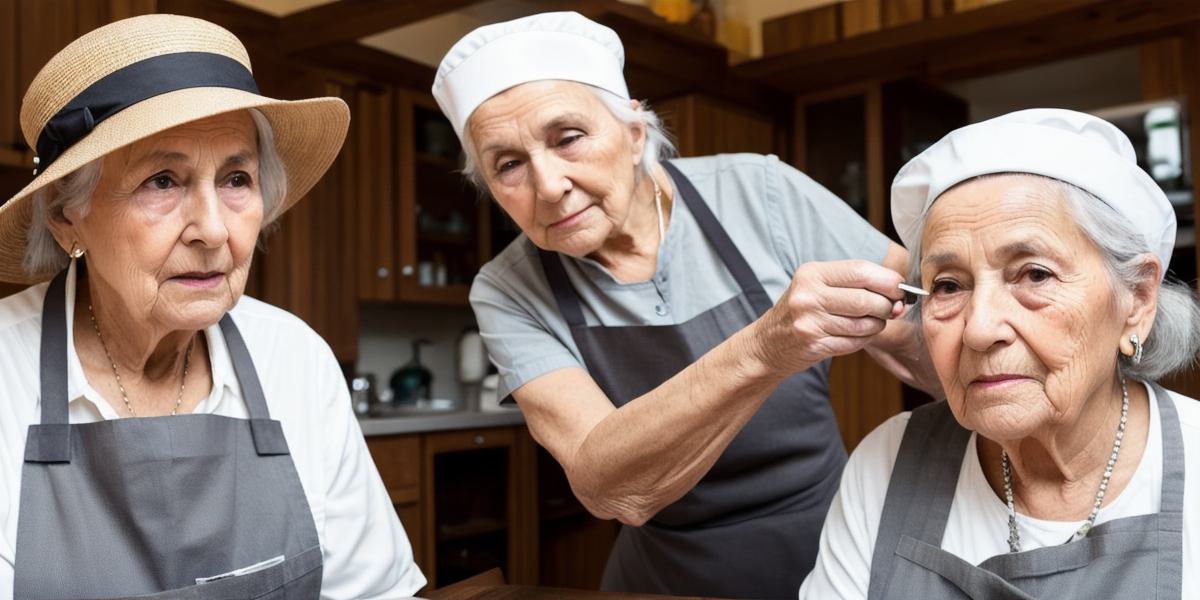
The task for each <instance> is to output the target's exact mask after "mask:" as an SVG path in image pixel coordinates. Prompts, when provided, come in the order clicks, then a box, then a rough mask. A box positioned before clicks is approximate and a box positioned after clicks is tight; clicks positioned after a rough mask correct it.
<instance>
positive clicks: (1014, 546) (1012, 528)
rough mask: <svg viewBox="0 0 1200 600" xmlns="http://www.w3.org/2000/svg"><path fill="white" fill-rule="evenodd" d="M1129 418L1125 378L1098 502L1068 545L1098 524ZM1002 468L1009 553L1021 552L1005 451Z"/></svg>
mask: <svg viewBox="0 0 1200 600" xmlns="http://www.w3.org/2000/svg"><path fill="white" fill-rule="evenodd" d="M1128 418H1129V389H1128V388H1126V387H1125V378H1124V377H1121V422H1120V423H1118V424H1117V437H1116V439H1114V440H1113V447H1112V453H1111V454H1110V455H1109V457H1108V464H1106V465H1105V466H1104V476H1103V477H1101V478H1100V489H1099V490H1097V491H1096V501H1095V502H1093V503H1092V512H1091V513H1090V514H1088V518H1087V521H1085V522H1084V523H1083V525H1080V526H1079V529H1078V530H1076V531H1075V533H1074V534H1073V535H1072V536H1071V539H1069V540H1067V543H1068V544H1069V543H1071V542H1074V541H1076V540H1079V539H1082V538H1083V537H1085V536H1087V534H1088V532H1089V531H1091V529H1092V525H1094V524H1095V523H1096V516H1097V515H1099V514H1100V505H1101V504H1103V503H1104V493H1105V492H1107V491H1108V480H1109V479H1111V478H1112V474H1113V469H1114V468H1115V467H1116V466H1117V454H1119V453H1120V452H1121V439H1122V438H1124V437H1125V422H1126V421H1127V420H1128ZM1000 468H1001V471H1002V472H1003V473H1004V500H1005V501H1006V502H1007V503H1008V550H1009V552H1020V551H1021V532H1020V531H1017V509H1016V508H1015V507H1014V506H1013V491H1012V464H1011V463H1010V462H1009V460H1008V453H1007V452H1005V451H1004V450H1001V451H1000Z"/></svg>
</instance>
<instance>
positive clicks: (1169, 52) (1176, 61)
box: [1141, 37, 1184, 100]
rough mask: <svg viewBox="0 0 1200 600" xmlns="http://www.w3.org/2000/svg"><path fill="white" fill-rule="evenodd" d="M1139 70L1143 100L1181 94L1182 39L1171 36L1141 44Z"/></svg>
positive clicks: (1182, 75)
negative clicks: (1140, 72)
mask: <svg viewBox="0 0 1200 600" xmlns="http://www.w3.org/2000/svg"><path fill="white" fill-rule="evenodd" d="M1141 71H1142V98H1143V99H1144V100H1159V99H1162V98H1170V97H1172V96H1182V95H1183V94H1184V72H1183V40H1181V39H1180V38H1177V37H1171V38H1164V39H1162V40H1158V41H1154V42H1149V43H1145V44H1142V46H1141Z"/></svg>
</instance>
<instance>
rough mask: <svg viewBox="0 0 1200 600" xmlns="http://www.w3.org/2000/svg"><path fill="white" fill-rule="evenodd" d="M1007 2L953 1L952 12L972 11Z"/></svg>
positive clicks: (991, 0) (1002, 0)
mask: <svg viewBox="0 0 1200 600" xmlns="http://www.w3.org/2000/svg"><path fill="white" fill-rule="evenodd" d="M1007 1H1008V0H954V12H963V11H967V10H973V9H976V8H979V7H981V6H988V5H989V4H999V3H1001V2H1007Z"/></svg>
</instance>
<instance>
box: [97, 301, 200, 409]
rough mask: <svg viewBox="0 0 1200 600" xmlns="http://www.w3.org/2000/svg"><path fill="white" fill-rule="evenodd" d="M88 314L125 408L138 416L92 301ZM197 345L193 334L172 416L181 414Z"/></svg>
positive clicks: (184, 360) (185, 356)
mask: <svg viewBox="0 0 1200 600" xmlns="http://www.w3.org/2000/svg"><path fill="white" fill-rule="evenodd" d="M88 316H89V317H91V319H92V329H95V330H96V337H97V338H99V339H100V347H101V348H103V349H104V356H105V357H106V358H108V362H109V364H111V365H112V372H113V376H114V377H116V378H117V389H119V390H121V400H124V401H125V410H128V411H129V416H131V417H136V416H137V415H136V414H134V412H133V405H131V404H130V403H129V395H128V394H126V393H125V385H124V384H122V383H121V373H120V372H118V371H117V361H115V360H113V357H112V354H109V352H108V344H105V343H104V336H103V335H102V334H101V333H100V326H99V325H98V324H96V312H95V311H93V310H92V305H91V303H88ZM195 345H196V336H192V339H191V341H189V342H188V349H187V354H184V355H183V380H182V381H180V382H179V397H178V398H176V399H175V407H174V408H172V409H171V416H172V417H173V416H175V415H177V414H179V406H180V405H182V404H183V388H184V386H185V385H187V375H188V365H189V363H191V360H192V348H193V347H195Z"/></svg>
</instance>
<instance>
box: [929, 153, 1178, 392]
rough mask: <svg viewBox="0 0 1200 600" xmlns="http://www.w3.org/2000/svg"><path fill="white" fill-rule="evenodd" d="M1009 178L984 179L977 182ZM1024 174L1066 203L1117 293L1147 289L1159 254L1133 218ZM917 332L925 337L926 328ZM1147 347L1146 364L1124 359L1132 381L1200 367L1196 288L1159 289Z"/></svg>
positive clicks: (1172, 285) (1174, 284) (1070, 188)
mask: <svg viewBox="0 0 1200 600" xmlns="http://www.w3.org/2000/svg"><path fill="white" fill-rule="evenodd" d="M1006 174H1007V173H1005V174H994V175H983V176H980V177H976V178H974V179H983V178H988V177H995V176H998V175H1006ZM1019 175H1023V176H1026V177H1030V178H1032V179H1036V180H1039V181H1041V182H1042V183H1044V184H1045V186H1046V189H1047V190H1048V191H1049V192H1051V193H1057V194H1059V197H1061V198H1063V199H1064V200H1065V201H1066V203H1067V209H1068V210H1069V211H1070V212H1071V216H1073V217H1074V218H1075V223H1076V224H1077V225H1078V226H1079V228H1080V230H1082V231H1083V233H1084V234H1085V235H1086V236H1087V237H1088V239H1090V240H1091V242H1092V244H1094V245H1095V246H1096V248H1097V249H1098V250H1099V251H1100V255H1101V257H1102V258H1103V260H1104V264H1105V267H1106V269H1105V270H1106V271H1107V274H1108V278H1109V281H1110V283H1111V284H1112V286H1113V293H1114V294H1115V293H1116V290H1118V289H1120V288H1125V289H1128V290H1133V289H1135V288H1136V287H1137V286H1138V285H1139V284H1144V282H1145V279H1146V271H1145V268H1146V266H1145V264H1144V262H1143V260H1142V259H1143V257H1144V256H1145V255H1147V254H1149V255H1151V256H1155V253H1154V251H1153V250H1152V249H1151V248H1150V245H1149V244H1147V243H1146V238H1145V236H1143V235H1142V234H1140V233H1138V232H1137V231H1135V230H1134V228H1133V226H1132V224H1131V223H1130V222H1129V220H1128V219H1126V218H1124V217H1122V216H1121V214H1120V213H1118V212H1117V211H1115V210H1113V209H1112V208H1111V207H1109V206H1108V205H1107V204H1104V202H1103V201H1102V200H1100V199H1099V198H1097V197H1096V196H1095V195H1093V194H1092V193H1090V192H1088V191H1087V190H1084V189H1082V188H1079V187H1077V186H1075V185H1072V184H1070V183H1067V182H1065V181H1061V180H1058V179H1052V178H1050V177H1044V176H1041V175H1034V174H1028V173H1020V174H1019ZM968 181H972V180H968ZM959 185H961V183H960V184H959ZM925 217H926V215H924V214H923V215H921V217H920V218H919V219H918V222H917V226H918V227H917V230H918V231H919V232H922V233H923V231H924V227H925ZM920 235H921V234H918V237H917V238H916V239H915V240H914V242H913V244H912V247H911V248H910V249H909V251H910V253H911V254H910V255H909V277H910V280H911V281H919V280H920V277H921V238H920ZM1162 268H1163V269H1166V265H1162ZM920 313H921V311H919V310H914V311H909V316H910V317H911V318H912V319H913V320H914V321H916V322H917V323H918V324H919V323H920V319H921V314H920ZM916 329H917V332H918V335H919V334H920V331H921V328H920V327H917V328H916ZM1142 345H1143V351H1142V360H1141V362H1140V363H1138V364H1134V363H1133V361H1131V360H1129V358H1128V357H1126V356H1124V355H1121V357H1120V360H1119V362H1118V364H1119V366H1120V369H1121V373H1123V374H1124V375H1125V376H1126V377H1130V378H1133V379H1140V380H1143V381H1157V380H1158V379H1160V378H1162V377H1163V376H1166V375H1169V374H1171V373H1174V372H1176V371H1179V370H1182V369H1186V368H1189V367H1191V366H1193V365H1194V364H1195V362H1196V354H1197V353H1198V352H1200V299H1197V297H1196V294H1195V292H1194V291H1193V290H1192V288H1191V286H1189V285H1187V284H1186V283H1184V282H1181V281H1178V280H1176V279H1174V278H1173V277H1171V276H1169V275H1168V276H1167V277H1165V278H1163V280H1162V282H1161V284H1160V285H1159V288H1158V303H1157V306H1156V315H1155V319H1154V326H1153V328H1152V329H1151V330H1150V333H1149V334H1148V335H1147V336H1146V339H1145V340H1144V341H1143V342H1142Z"/></svg>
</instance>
